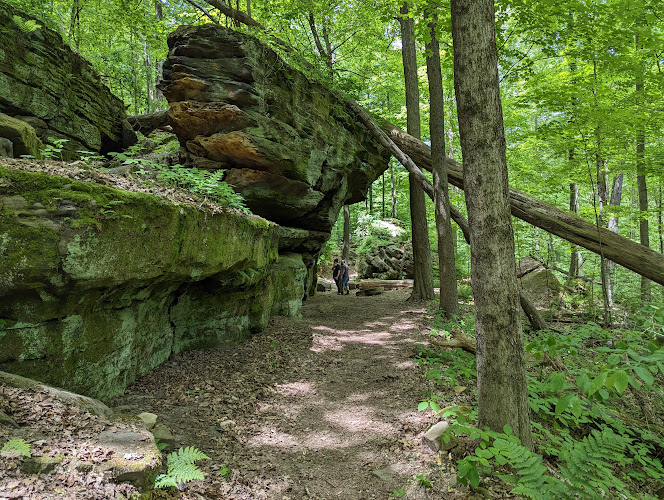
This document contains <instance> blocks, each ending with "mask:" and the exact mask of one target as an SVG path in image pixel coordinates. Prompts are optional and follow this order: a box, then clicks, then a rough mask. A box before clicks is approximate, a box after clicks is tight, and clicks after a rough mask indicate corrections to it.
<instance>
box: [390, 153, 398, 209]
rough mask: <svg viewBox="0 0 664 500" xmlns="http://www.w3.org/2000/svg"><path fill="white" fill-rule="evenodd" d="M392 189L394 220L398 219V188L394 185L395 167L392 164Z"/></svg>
mask: <svg viewBox="0 0 664 500" xmlns="http://www.w3.org/2000/svg"><path fill="white" fill-rule="evenodd" d="M390 189H391V196H392V211H391V212H390V213H391V214H392V218H393V219H396V218H397V186H396V184H395V183H394V165H392V164H390Z"/></svg>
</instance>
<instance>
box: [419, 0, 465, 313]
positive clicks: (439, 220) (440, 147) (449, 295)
mask: <svg viewBox="0 0 664 500" xmlns="http://www.w3.org/2000/svg"><path fill="white" fill-rule="evenodd" d="M437 24H438V16H437V15H436V14H435V13H434V14H433V21H432V22H431V23H430V24H429V28H430V33H431V41H430V42H429V43H427V44H426V50H427V54H430V55H429V56H428V57H427V76H428V80H429V109H430V111H429V113H430V115H429V135H430V136H431V163H432V167H433V192H434V210H435V216H436V233H437V235H438V267H439V274H440V295H439V299H440V308H441V310H442V311H443V315H444V317H445V318H447V319H452V318H454V317H455V316H458V314H459V295H458V292H457V280H456V266H455V261H454V239H453V236H452V223H451V220H450V198H449V191H448V185H447V167H446V166H445V108H444V107H443V106H444V105H445V100H444V97H443V77H442V74H441V69H440V47H439V44H438V39H437V38H436V25H437Z"/></svg>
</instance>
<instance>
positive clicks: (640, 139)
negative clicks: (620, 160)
mask: <svg viewBox="0 0 664 500" xmlns="http://www.w3.org/2000/svg"><path fill="white" fill-rule="evenodd" d="M637 87H638V86H637ZM642 88H643V85H641V89H642ZM637 90H638V88H637ZM645 149H646V137H645V133H644V132H643V129H640V130H639V132H638V133H637V136H636V184H637V187H638V190H639V241H640V242H641V244H642V245H643V246H645V247H647V248H650V228H649V227H648V188H647V185H646V172H645V161H644V157H645ZM650 296H651V292H650V280H649V279H648V278H645V277H643V276H641V301H642V302H650Z"/></svg>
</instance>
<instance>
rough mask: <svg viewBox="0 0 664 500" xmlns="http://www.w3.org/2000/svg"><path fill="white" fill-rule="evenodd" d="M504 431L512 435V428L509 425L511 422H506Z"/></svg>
mask: <svg viewBox="0 0 664 500" xmlns="http://www.w3.org/2000/svg"><path fill="white" fill-rule="evenodd" d="M503 432H504V433H505V434H507V435H508V436H510V435H511V434H512V428H511V427H510V426H509V424H505V425H504V426H503Z"/></svg>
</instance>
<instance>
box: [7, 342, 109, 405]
mask: <svg viewBox="0 0 664 500" xmlns="http://www.w3.org/2000/svg"><path fill="white" fill-rule="evenodd" d="M0 345H1V341H0ZM0 384H2V385H6V386H9V387H19V388H21V389H31V390H34V391H43V392H46V393H48V395H49V397H51V398H53V399H57V400H58V401H61V402H63V403H65V404H68V405H71V406H75V407H77V408H80V409H82V410H85V411H88V412H90V413H92V414H94V415H110V414H111V413H113V412H112V410H111V409H110V408H109V407H108V406H106V405H105V404H104V403H102V402H101V401H98V400H96V399H93V398H89V397H87V396H82V395H81V394H75V393H73V392H69V391H65V390H62V389H57V388H55V387H51V386H49V385H46V384H40V383H39V382H37V381H35V380H32V379H29V378H26V377H21V376H20V375H16V374H14V373H7V372H0Z"/></svg>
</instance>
